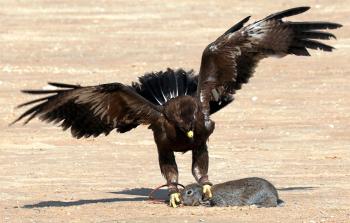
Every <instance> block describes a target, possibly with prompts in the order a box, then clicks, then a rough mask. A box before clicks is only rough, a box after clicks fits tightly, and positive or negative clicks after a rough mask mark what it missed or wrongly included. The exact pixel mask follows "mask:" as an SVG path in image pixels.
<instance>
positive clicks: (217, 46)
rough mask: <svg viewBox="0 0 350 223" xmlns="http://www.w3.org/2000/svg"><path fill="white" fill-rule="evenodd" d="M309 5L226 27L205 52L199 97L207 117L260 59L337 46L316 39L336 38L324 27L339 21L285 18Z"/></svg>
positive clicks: (242, 82) (331, 25) (198, 89)
mask: <svg viewBox="0 0 350 223" xmlns="http://www.w3.org/2000/svg"><path fill="white" fill-rule="evenodd" d="M308 9H309V7H298V8H292V9H288V10H285V11H282V12H278V13H275V14H272V15H269V16H267V17H266V18H264V19H262V20H259V21H257V22H255V23H253V24H250V25H247V26H243V25H244V23H246V22H247V21H248V20H249V17H247V18H245V19H243V20H242V21H241V22H239V23H238V24H236V25H235V26H233V27H231V28H230V29H229V30H227V31H226V32H225V33H224V34H223V35H222V36H220V37H219V38H218V39H217V40H215V41H214V42H213V43H211V44H209V45H208V46H207V47H206V48H205V50H204V52H203V55H202V62H201V68H200V72H199V83H198V88H197V96H198V97H199V99H200V101H201V103H202V105H203V111H204V113H205V115H206V117H207V118H208V116H209V115H210V103H212V102H214V101H215V102H218V103H220V100H221V99H222V98H225V97H230V96H232V94H234V93H235V90H238V89H240V88H241V85H242V84H244V83H247V82H248V79H249V78H250V77H251V76H252V74H253V72H254V69H255V67H256V66H257V64H258V62H259V61H260V60H261V59H263V58H265V57H268V56H277V57H283V56H285V55H288V54H294V55H298V56H310V54H309V52H308V50H307V49H320V50H323V51H332V50H333V49H334V48H333V47H331V46H329V45H326V44H324V43H321V42H319V41H316V40H314V39H324V40H327V39H330V38H335V36H334V35H333V34H331V33H328V32H324V31H322V30H324V29H335V28H339V27H341V25H340V24H336V23H330V22H288V21H287V22H284V21H282V19H283V18H284V17H288V16H293V15H297V14H300V13H303V12H305V11H307V10H308Z"/></svg>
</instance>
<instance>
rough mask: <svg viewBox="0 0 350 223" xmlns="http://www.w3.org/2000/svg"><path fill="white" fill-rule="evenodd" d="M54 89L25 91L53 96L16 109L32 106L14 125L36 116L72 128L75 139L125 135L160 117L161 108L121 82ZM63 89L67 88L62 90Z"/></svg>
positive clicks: (59, 84)
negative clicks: (102, 135) (122, 133)
mask: <svg viewBox="0 0 350 223" xmlns="http://www.w3.org/2000/svg"><path fill="white" fill-rule="evenodd" d="M50 84H51V85H53V86H56V87H59V88H60V89H57V90H24V91H23V92H24V93H28V94H53V95H50V96H47V97H43V98H39V99H35V100H32V101H29V102H26V103H23V104H21V105H19V106H18V107H23V106H28V105H33V104H35V103H39V104H36V105H34V106H33V107H31V108H29V109H28V110H27V111H25V112H24V113H23V114H22V115H20V116H19V117H18V118H17V119H16V120H15V121H14V122H13V123H15V122H18V121H20V120H21V119H23V118H26V120H25V121H24V124H27V123H28V122H29V121H30V120H32V119H33V118H35V117H39V119H41V120H42V121H46V122H53V123H59V122H61V126H62V128H63V129H64V130H66V129H68V128H71V132H72V135H73V136H74V137H77V138H80V137H83V136H84V137H90V136H95V137H96V136H98V135H100V134H102V133H103V134H106V135H107V134H109V132H110V131H112V130H113V129H117V131H119V132H125V131H128V130H130V129H131V128H134V127H136V126H138V125H139V124H146V125H149V124H152V122H154V121H156V120H157V119H158V118H159V117H160V116H161V108H160V107H158V106H156V105H154V104H152V103H151V102H149V101H148V100H146V99H145V98H144V97H142V96H141V95H139V94H138V93H137V92H136V91H135V90H134V89H133V88H132V87H129V86H125V85H123V84H120V83H112V84H104V85H99V86H90V87H81V86H78V85H68V84H61V83H50ZM61 88H66V89H61ZM13 123H12V124H13Z"/></svg>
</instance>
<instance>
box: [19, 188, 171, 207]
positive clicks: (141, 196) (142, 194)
mask: <svg viewBox="0 0 350 223" xmlns="http://www.w3.org/2000/svg"><path fill="white" fill-rule="evenodd" d="M152 190H153V189H151V188H133V189H126V190H122V191H116V192H110V193H112V194H124V195H135V196H137V197H131V198H130V197H127V198H103V199H91V200H77V201H42V202H39V203H36V204H27V205H24V206H22V208H45V207H69V206H78V205H85V204H96V203H113V202H130V201H146V200H148V195H149V194H150V193H151V191H152ZM167 197H168V192H167V190H165V189H163V190H158V191H156V192H155V193H154V198H156V199H162V200H165V199H167Z"/></svg>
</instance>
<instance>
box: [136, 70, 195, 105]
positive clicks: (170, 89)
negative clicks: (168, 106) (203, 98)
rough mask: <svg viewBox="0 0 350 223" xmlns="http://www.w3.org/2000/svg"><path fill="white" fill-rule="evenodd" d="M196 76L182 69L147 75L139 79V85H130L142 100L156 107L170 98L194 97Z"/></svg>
mask: <svg viewBox="0 0 350 223" xmlns="http://www.w3.org/2000/svg"><path fill="white" fill-rule="evenodd" d="M197 78H198V77H197V76H194V75H193V71H192V70H191V71H184V70H183V69H178V70H175V71H174V70H172V69H170V68H168V69H167V70H166V71H164V72H163V71H160V72H157V73H148V74H145V75H143V76H142V77H140V78H139V81H140V83H135V82H134V83H132V87H133V88H134V89H135V90H136V91H137V92H138V93H139V94H140V95H142V96H143V97H144V98H146V99H147V100H149V101H151V102H153V103H154V104H157V105H163V104H165V103H166V102H167V101H169V100H170V99H172V98H175V97H178V96H182V95H191V96H193V95H195V93H196V90H197Z"/></svg>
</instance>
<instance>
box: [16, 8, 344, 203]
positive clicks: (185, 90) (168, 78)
mask: <svg viewBox="0 0 350 223" xmlns="http://www.w3.org/2000/svg"><path fill="white" fill-rule="evenodd" d="M309 9H310V7H296V8H291V9H288V10H284V11H281V12H277V13H274V14H271V15H269V16H267V17H265V18H264V19H261V20H258V21H256V22H253V23H251V24H249V25H245V24H246V23H247V22H248V20H249V18H250V16H248V17H246V18H244V19H243V20H241V21H240V22H238V23H237V24H235V25H234V26H232V27H231V28H229V29H228V30H227V31H226V32H224V33H223V34H222V35H221V36H219V37H218V38H217V39H216V40H215V41H213V42H212V43H210V44H209V45H208V46H207V47H206V48H205V49H204V51H203V54H202V59H201V65H200V70H199V72H198V73H195V72H194V71H193V70H190V71H185V70H183V69H177V70H173V69H169V68H168V69H167V70H165V71H160V72H151V73H146V74H145V75H143V76H141V77H139V80H138V81H137V82H132V83H131V84H130V85H125V84H122V83H118V82H116V83H109V84H102V85H96V86H85V87H84V86H80V85H72V84H63V83H57V82H49V84H50V85H51V86H54V87H55V89H53V90H22V92H23V93H28V94H33V95H43V96H42V97H40V98H38V99H35V100H32V101H29V102H26V103H23V104H20V105H18V106H17V107H25V106H30V107H29V109H28V110H26V111H25V112H24V113H23V114H22V115H20V116H19V117H18V118H17V119H16V120H14V121H13V123H15V122H18V121H20V120H22V119H24V124H27V123H28V122H29V121H30V120H32V119H33V118H35V117H38V118H39V119H40V120H42V121H45V122H48V123H55V124H59V125H60V126H61V127H62V128H63V130H67V129H70V131H71V133H72V135H73V137H75V138H82V137H86V138H87V137H97V136H99V135H101V134H104V135H108V134H109V133H110V132H112V131H114V130H116V131H117V132H119V133H125V132H128V131H130V130H132V129H133V128H136V127H137V126H139V125H147V126H148V128H149V129H151V130H152V132H153V136H154V140H155V143H156V146H157V149H158V158H159V166H160V171H161V173H162V175H163V176H164V177H165V179H166V183H167V185H168V190H169V200H170V206H172V207H176V206H177V205H178V203H179V202H180V198H179V189H178V187H177V186H178V185H179V184H178V168H177V165H176V161H175V156H174V152H183V153H184V152H187V151H190V150H191V151H192V174H193V176H194V178H195V180H196V181H197V182H198V183H199V184H200V185H202V187H203V196H205V197H209V198H210V197H211V185H212V184H211V182H210V181H209V177H208V164H209V158H208V146H207V141H208V138H209V136H210V135H211V134H212V133H213V131H214V128H215V122H214V121H213V120H211V119H210V116H211V115H212V114H213V113H215V112H217V111H219V110H220V109H222V108H224V107H225V106H226V105H228V104H230V103H231V102H232V101H233V99H234V97H233V95H234V94H235V92H236V91H237V90H239V89H241V86H242V85H243V84H246V83H248V80H249V78H250V77H252V75H253V73H254V70H255V68H256V66H257V65H258V63H259V61H260V60H262V59H264V58H267V57H284V56H286V55H289V54H292V55H297V56H310V54H309V49H314V50H322V51H329V52H330V51H332V50H333V49H334V48H333V47H332V46H329V45H326V44H324V43H322V42H320V41H319V40H329V39H331V38H334V39H335V36H334V35H333V34H332V33H330V32H327V31H326V30H327V29H336V28H339V27H341V26H342V25H340V24H337V23H332V22H323V21H322V22H319V21H316V22H315V21H314V22H309V21H307V22H292V21H284V18H285V17H289V16H294V15H297V14H300V13H303V12H305V11H307V10H309ZM13 123H12V124H13Z"/></svg>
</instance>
